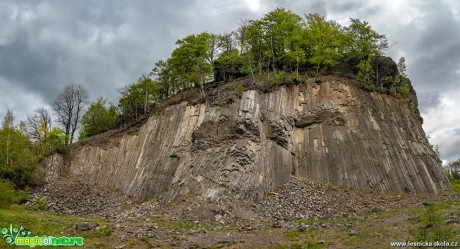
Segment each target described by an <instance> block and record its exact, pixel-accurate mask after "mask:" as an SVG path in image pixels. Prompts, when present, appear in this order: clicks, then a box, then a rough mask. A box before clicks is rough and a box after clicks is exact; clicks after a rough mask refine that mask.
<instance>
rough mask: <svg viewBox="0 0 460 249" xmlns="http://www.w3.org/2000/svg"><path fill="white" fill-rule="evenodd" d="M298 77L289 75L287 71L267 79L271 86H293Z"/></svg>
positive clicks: (276, 73) (278, 72) (279, 72)
mask: <svg viewBox="0 0 460 249" xmlns="http://www.w3.org/2000/svg"><path fill="white" fill-rule="evenodd" d="M296 79H297V78H296V76H295V75H294V73H287V72H285V71H277V72H275V73H271V74H270V76H269V77H268V79H267V83H266V84H268V85H269V86H272V85H284V84H293V83H294V82H295V81H296Z"/></svg>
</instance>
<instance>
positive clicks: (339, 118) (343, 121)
mask: <svg viewBox="0 0 460 249" xmlns="http://www.w3.org/2000/svg"><path fill="white" fill-rule="evenodd" d="M335 120H337V122H339V124H340V125H345V124H346V123H347V119H346V118H345V115H343V113H339V114H338V115H337V117H336V118H335Z"/></svg>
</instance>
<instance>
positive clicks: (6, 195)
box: [0, 179, 15, 208]
mask: <svg viewBox="0 0 460 249" xmlns="http://www.w3.org/2000/svg"><path fill="white" fill-rule="evenodd" d="M0 189H1V191H0V208H9V207H10V206H11V204H13V202H14V200H15V191H14V187H13V185H12V184H11V183H10V182H9V181H6V180H2V179H0Z"/></svg>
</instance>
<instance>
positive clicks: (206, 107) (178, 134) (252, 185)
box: [45, 76, 449, 201]
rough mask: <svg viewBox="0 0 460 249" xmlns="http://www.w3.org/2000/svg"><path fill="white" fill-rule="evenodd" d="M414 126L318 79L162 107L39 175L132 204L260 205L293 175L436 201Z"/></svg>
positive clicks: (343, 83) (387, 103)
mask: <svg viewBox="0 0 460 249" xmlns="http://www.w3.org/2000/svg"><path fill="white" fill-rule="evenodd" d="M225 91H228V88H225V87H224V86H222V87H216V88H215V89H213V93H214V94H215V93H217V96H226V94H225ZM412 96H413V97H412V98H415V94H414V93H412ZM414 102H415V103H416V99H415V101H412V103H414ZM421 122H422V121H421V117H420V116H419V114H418V111H417V107H416V106H415V107H414V105H410V104H408V102H407V101H406V100H403V99H400V98H395V97H392V96H389V95H386V94H381V93H377V92H367V91H364V90H362V89H359V88H358V87H356V86H355V85H354V83H353V81H352V80H350V79H347V78H341V77H337V76H326V77H322V78H321V79H320V80H318V79H310V80H307V81H306V82H303V83H300V84H297V85H292V86H281V87H279V88H277V89H274V90H273V91H271V92H260V91H257V90H246V91H244V92H243V94H242V96H241V97H235V98H234V99H233V101H223V102H222V104H211V103H210V101H206V102H205V103H193V104H192V102H187V101H183V102H181V103H179V104H175V105H170V106H168V107H167V108H166V109H165V110H164V111H162V112H161V113H159V114H155V115H153V116H151V117H149V118H148V120H146V121H145V122H144V123H143V124H141V125H140V126H139V127H138V128H133V129H127V130H123V131H119V132H117V133H111V134H106V135H105V136H103V138H101V137H98V138H94V139H98V142H94V141H93V142H92V140H91V139H89V140H88V141H87V142H85V143H79V144H76V145H75V146H72V148H71V150H70V156H68V157H66V158H64V157H63V156H62V155H59V154H55V155H53V156H52V157H49V158H48V160H47V161H46V162H45V165H46V171H47V179H48V181H52V179H55V178H57V177H58V176H61V175H65V174H67V175H70V176H72V177H78V179H80V181H82V182H85V183H87V184H95V185H97V186H99V187H102V188H108V189H119V190H121V191H123V192H124V193H126V194H128V195H129V196H131V197H133V198H135V199H145V198H154V197H156V196H159V195H161V196H164V197H165V198H166V199H170V200H172V199H176V198H177V197H180V196H184V195H187V194H191V193H193V194H200V195H201V198H203V199H207V200H211V201H213V200H217V199H219V198H220V197H221V196H222V195H223V194H225V193H226V192H232V193H234V194H236V195H238V196H239V197H241V198H243V199H245V200H248V201H259V200H261V199H262V198H263V197H264V195H265V194H266V193H268V192H270V191H273V190H276V189H278V188H280V187H282V186H283V185H284V184H285V183H287V182H288V181H289V179H290V177H291V175H294V176H298V177H303V178H310V179H314V180H317V181H320V182H325V183H331V184H334V185H338V186H343V187H347V188H353V189H357V190H364V191H368V192H376V193H401V192H430V193H438V192H439V191H441V190H444V189H448V188H449V184H448V181H447V179H446V178H445V177H444V176H443V174H442V169H441V164H440V162H438V161H437V160H436V156H435V153H434V151H433V150H432V148H431V146H430V145H429V143H428V141H427V139H426V136H425V133H424V131H423V130H422V126H421Z"/></svg>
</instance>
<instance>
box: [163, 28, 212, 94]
mask: <svg viewBox="0 0 460 249" xmlns="http://www.w3.org/2000/svg"><path fill="white" fill-rule="evenodd" d="M176 45H178V47H177V48H176V49H174V51H173V52H172V53H171V58H170V59H169V60H168V62H169V63H170V64H171V68H172V69H173V75H174V76H175V78H176V80H178V81H179V83H180V84H181V87H180V88H181V89H180V90H183V89H187V88H191V87H199V88H200V89H201V92H202V94H204V90H203V89H204V84H205V83H206V82H208V81H212V80H213V63H214V59H215V51H216V46H217V42H216V36H215V35H213V34H210V33H207V32H203V33H200V34H198V35H189V36H187V37H185V38H183V39H181V40H178V41H177V42H176Z"/></svg>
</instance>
